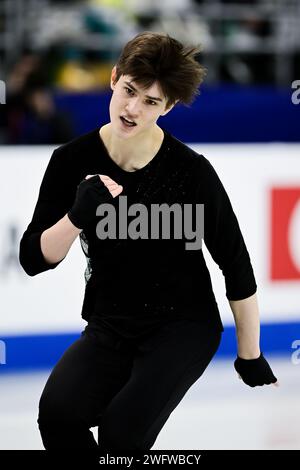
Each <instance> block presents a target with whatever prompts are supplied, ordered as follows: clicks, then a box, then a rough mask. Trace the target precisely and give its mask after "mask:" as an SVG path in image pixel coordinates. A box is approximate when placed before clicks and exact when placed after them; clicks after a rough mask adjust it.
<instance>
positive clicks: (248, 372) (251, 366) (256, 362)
mask: <svg viewBox="0 0 300 470" xmlns="http://www.w3.org/2000/svg"><path fill="white" fill-rule="evenodd" d="M234 368H235V370H236V371H237V373H238V374H239V378H240V379H242V380H243V382H245V384H247V385H249V387H256V386H257V385H260V386H261V385H270V384H273V385H274V386H276V387H278V386H279V383H278V381H277V378H276V377H275V375H274V374H273V372H272V369H271V367H270V366H269V364H268V362H267V360H266V359H265V357H264V356H263V353H262V352H261V353H260V356H259V357H258V358H256V359H242V358H241V357H239V356H237V358H236V360H235V361H234Z"/></svg>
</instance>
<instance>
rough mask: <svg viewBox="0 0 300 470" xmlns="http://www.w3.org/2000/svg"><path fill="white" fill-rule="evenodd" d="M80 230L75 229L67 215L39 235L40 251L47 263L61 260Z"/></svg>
mask: <svg viewBox="0 0 300 470" xmlns="http://www.w3.org/2000/svg"><path fill="white" fill-rule="evenodd" d="M80 232H81V229H78V228H77V227H75V226H74V225H73V224H72V222H71V221H70V219H69V217H68V216H67V214H66V215H65V216H64V217H63V218H62V219H60V220H59V221H58V222H56V224H54V225H53V226H52V227H50V228H48V229H47V230H44V232H43V233H42V235H41V250H42V253H43V256H44V258H45V261H46V262H47V263H50V264H52V263H57V262H59V261H61V260H63V259H64V258H65V257H66V255H67V253H68V251H69V249H70V247H71V246H72V243H73V242H74V240H75V239H76V238H77V236H78V235H79V233H80Z"/></svg>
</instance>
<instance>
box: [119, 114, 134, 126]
mask: <svg viewBox="0 0 300 470" xmlns="http://www.w3.org/2000/svg"><path fill="white" fill-rule="evenodd" d="M120 119H121V121H122V123H123V124H124V125H125V126H126V127H134V126H136V125H137V124H136V123H135V122H134V121H131V120H130V119H127V118H126V117H125V116H120Z"/></svg>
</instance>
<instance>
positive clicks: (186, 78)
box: [116, 31, 206, 108]
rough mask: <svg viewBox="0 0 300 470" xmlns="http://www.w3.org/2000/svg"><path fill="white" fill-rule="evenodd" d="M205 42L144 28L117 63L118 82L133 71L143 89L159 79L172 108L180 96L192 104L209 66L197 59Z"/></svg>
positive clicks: (134, 77) (125, 49)
mask: <svg viewBox="0 0 300 470" xmlns="http://www.w3.org/2000/svg"><path fill="white" fill-rule="evenodd" d="M200 51H201V46H200V45H197V46H191V45H183V44H182V43H181V42H179V41H177V40H176V39H174V38H172V37H170V36H169V35H168V34H166V33H156V32H152V31H144V32H142V33H139V34H138V35H137V36H135V37H134V38H133V39H131V40H130V41H129V42H128V43H127V44H126V45H125V46H124V48H123V50H122V52H121V55H120V57H119V58H118V61H117V63H116V82H117V81H118V80H119V78H120V77H121V75H130V76H131V77H132V80H133V81H134V82H136V83H137V84H138V85H140V86H141V87H142V88H143V89H147V88H149V87H151V86H152V84H153V83H154V82H155V81H158V83H159V85H160V87H161V90H162V92H163V94H164V96H165V97H166V99H167V103H166V107H167V108H168V107H169V106H171V105H172V104H173V103H175V102H176V100H179V102H181V103H183V104H184V105H186V106H189V105H190V104H191V103H192V102H193V101H194V99H195V97H196V96H197V95H199V94H200V91H199V85H200V84H201V83H202V81H203V79H204V77H205V74H206V69H205V68H204V67H203V66H202V65H200V63H199V62H198V61H197V60H196V57H195V56H196V55H197V54H199V52H200Z"/></svg>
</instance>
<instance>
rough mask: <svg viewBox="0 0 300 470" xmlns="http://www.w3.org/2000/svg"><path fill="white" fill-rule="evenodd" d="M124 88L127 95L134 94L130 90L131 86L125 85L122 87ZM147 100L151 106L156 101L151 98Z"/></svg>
mask: <svg viewBox="0 0 300 470" xmlns="http://www.w3.org/2000/svg"><path fill="white" fill-rule="evenodd" d="M124 90H126V93H127V94H128V95H129V96H133V95H134V91H133V90H131V88H128V87H127V86H125V87H124ZM146 101H147V102H148V104H151V106H153V105H156V104H157V103H156V102H155V101H153V100H149V99H148V100H146Z"/></svg>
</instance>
